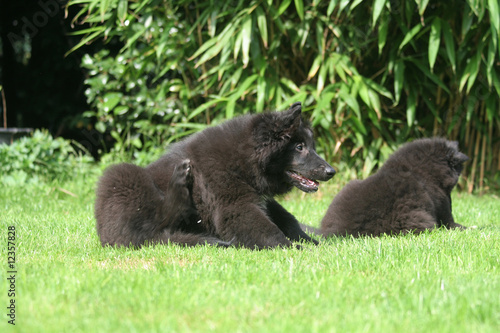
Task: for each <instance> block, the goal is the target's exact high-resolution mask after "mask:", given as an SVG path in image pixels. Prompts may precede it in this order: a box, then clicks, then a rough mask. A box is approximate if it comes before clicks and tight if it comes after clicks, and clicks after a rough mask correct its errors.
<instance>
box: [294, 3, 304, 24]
mask: <svg viewBox="0 0 500 333" xmlns="http://www.w3.org/2000/svg"><path fill="white" fill-rule="evenodd" d="M294 2H295V9H296V10H297V14H298V15H299V18H300V20H301V21H304V3H303V2H302V0H294Z"/></svg>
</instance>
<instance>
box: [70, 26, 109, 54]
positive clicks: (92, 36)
mask: <svg viewBox="0 0 500 333" xmlns="http://www.w3.org/2000/svg"><path fill="white" fill-rule="evenodd" d="M99 28H100V29H98V30H97V31H95V32H93V33H91V34H90V35H88V36H85V37H84V38H82V40H81V41H80V42H79V43H78V44H76V45H75V46H73V47H72V48H71V49H70V50H69V51H68V52H66V53H65V54H64V56H67V55H68V54H70V53H71V52H73V51H75V50H77V49H78V48H80V47H82V46H83V45H85V44H87V43H90V42H91V41H92V40H94V39H95V38H96V37H97V36H99V35H100V34H101V33H102V32H104V30H106V27H104V26H101V27H99Z"/></svg>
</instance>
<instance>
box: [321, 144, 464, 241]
mask: <svg viewBox="0 0 500 333" xmlns="http://www.w3.org/2000/svg"><path fill="white" fill-rule="evenodd" d="M468 159H469V158H468V157H467V156H466V155H464V154H462V153H461V152H459V151H458V143H457V142H452V141H447V140H445V139H441V138H430V139H419V140H415V141H413V142H411V143H407V144H405V145H403V146H402V147H401V148H400V149H399V150H397V151H396V152H395V153H394V154H393V155H392V156H391V157H390V158H389V159H388V160H387V161H386V162H385V164H384V165H383V166H382V167H381V168H380V169H379V170H378V172H377V173H375V174H374V175H372V176H370V177H368V178H367V179H365V180H355V181H351V182H349V183H348V184H347V185H346V186H345V187H344V188H343V189H342V190H341V191H340V192H339V193H338V194H337V196H336V197H335V198H334V199H333V202H332V203H331V205H330V207H329V208H328V211H327V213H326V215H325V216H324V218H323V220H322V221H321V230H320V233H321V234H323V236H326V237H328V236H333V235H338V236H346V235H352V236H354V237H358V236H363V235H371V236H380V235H382V234H384V233H385V234H400V233H408V232H410V231H411V232H415V233H419V232H422V231H424V230H426V229H433V228H436V227H441V226H444V227H446V228H449V229H451V228H457V227H459V228H465V227H463V226H461V225H460V224H458V223H455V221H454V220H453V216H452V212H451V197H450V193H451V191H452V189H453V188H454V187H455V185H456V184H457V182H458V178H459V176H460V173H461V172H462V169H463V163H464V162H465V161H467V160H468Z"/></svg>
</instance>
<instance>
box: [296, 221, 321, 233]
mask: <svg viewBox="0 0 500 333" xmlns="http://www.w3.org/2000/svg"><path fill="white" fill-rule="evenodd" d="M300 228H301V229H302V230H304V231H305V232H306V233H308V234H313V235H318V236H321V230H320V229H319V228H315V227H311V226H310V225H305V224H303V223H300Z"/></svg>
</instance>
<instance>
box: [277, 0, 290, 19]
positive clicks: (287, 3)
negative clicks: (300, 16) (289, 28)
mask: <svg viewBox="0 0 500 333" xmlns="http://www.w3.org/2000/svg"><path fill="white" fill-rule="evenodd" d="M291 3H292V0H284V1H283V2H281V3H280V6H279V7H278V12H277V15H276V16H281V14H283V13H284V12H285V10H286V9H287V8H288V6H290V4H291Z"/></svg>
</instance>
